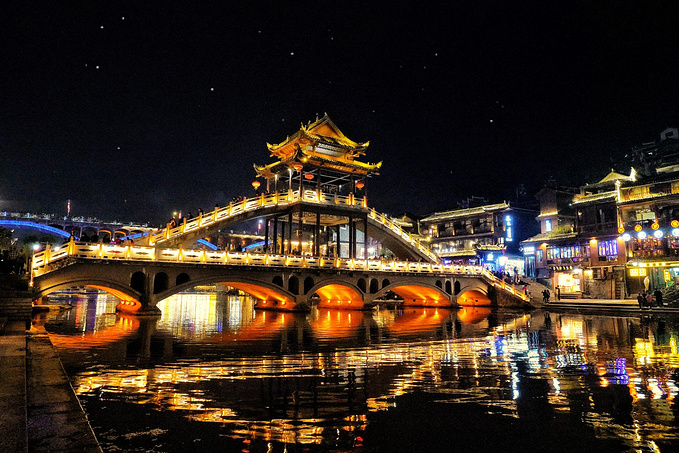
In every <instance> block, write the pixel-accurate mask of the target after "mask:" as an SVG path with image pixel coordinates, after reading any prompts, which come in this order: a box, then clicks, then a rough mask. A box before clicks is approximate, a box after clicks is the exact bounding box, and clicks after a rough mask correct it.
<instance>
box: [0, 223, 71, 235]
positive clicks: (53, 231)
mask: <svg viewBox="0 0 679 453" xmlns="http://www.w3.org/2000/svg"><path fill="white" fill-rule="evenodd" d="M0 226H3V227H5V226H6V227H14V228H31V229H34V230H39V231H42V232H44V233H49V234H53V235H55V236H61V237H64V238H70V237H71V233H68V232H66V231H64V230H60V229H59V228H54V227H51V226H49V225H43V224H41V223H34V222H26V221H23V220H0ZM75 239H76V240H78V239H79V238H78V237H75Z"/></svg>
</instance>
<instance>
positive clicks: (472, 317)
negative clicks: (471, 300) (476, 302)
mask: <svg viewBox="0 0 679 453" xmlns="http://www.w3.org/2000/svg"><path fill="white" fill-rule="evenodd" d="M490 311H491V310H490V308H487V307H463V308H462V309H460V310H459V311H458V312H457V319H459V320H460V321H462V322H463V323H465V324H477V323H479V322H481V321H483V320H484V319H486V318H487V317H488V316H489V315H490Z"/></svg>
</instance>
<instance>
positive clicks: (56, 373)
mask: <svg viewBox="0 0 679 453" xmlns="http://www.w3.org/2000/svg"><path fill="white" fill-rule="evenodd" d="M0 369H2V373H0V451H7V452H29V451H30V452H73V451H81V452H92V453H101V451H102V450H101V447H100V446H99V443H98V442H97V439H96V437H95V435H94V432H93V431H92V428H91V427H90V424H89V421H88V420H87V416H86V415H85V412H84V411H83V409H82V407H81V406H80V403H79V401H78V398H77V397H76V395H75V392H74V391H73V388H72V387H71V384H70V382H69V380H68V377H67V376H66V373H65V371H64V369H63V367H62V364H61V361H60V360H59V357H58V356H57V354H56V351H55V349H54V346H52V343H51V342H50V339H49V337H48V335H47V332H45V331H44V330H42V331H36V330H31V331H26V323H25V322H24V321H15V320H7V319H6V318H0Z"/></svg>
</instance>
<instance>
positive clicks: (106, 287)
mask: <svg viewBox="0 0 679 453" xmlns="http://www.w3.org/2000/svg"><path fill="white" fill-rule="evenodd" d="M74 286H87V287H88V288H94V289H99V290H101V291H104V292H106V293H108V294H111V295H113V296H115V297H117V298H118V299H120V300H121V301H122V302H123V304H125V305H137V306H138V308H137V309H139V308H141V304H140V302H139V301H140V300H141V299H142V293H141V292H139V291H135V290H133V289H132V288H131V287H129V286H126V285H121V284H119V283H117V282H114V281H109V280H99V279H97V280H94V279H85V278H78V279H73V280H69V281H64V282H60V283H58V284H55V285H51V286H45V287H41V288H40V289H39V290H38V291H36V292H35V293H34V297H35V298H36V299H39V298H41V297H43V296H47V295H48V294H51V293H53V292H56V291H60V290H62V289H67V288H72V287H74Z"/></svg>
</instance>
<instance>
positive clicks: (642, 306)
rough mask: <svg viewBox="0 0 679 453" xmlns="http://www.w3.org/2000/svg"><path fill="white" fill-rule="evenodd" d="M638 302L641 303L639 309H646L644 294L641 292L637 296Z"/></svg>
mask: <svg viewBox="0 0 679 453" xmlns="http://www.w3.org/2000/svg"><path fill="white" fill-rule="evenodd" d="M637 303H638V304H639V309H640V310H643V309H644V295H643V294H641V293H639V295H638V296H637Z"/></svg>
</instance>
